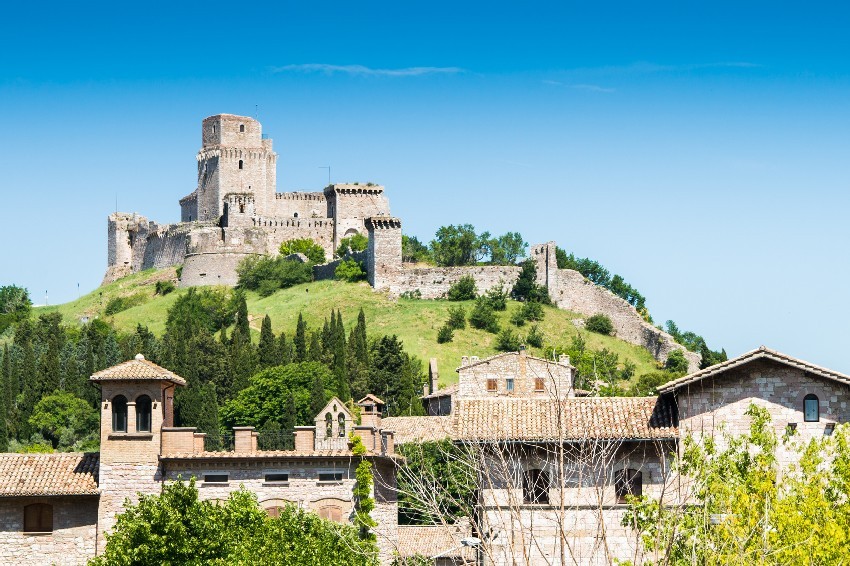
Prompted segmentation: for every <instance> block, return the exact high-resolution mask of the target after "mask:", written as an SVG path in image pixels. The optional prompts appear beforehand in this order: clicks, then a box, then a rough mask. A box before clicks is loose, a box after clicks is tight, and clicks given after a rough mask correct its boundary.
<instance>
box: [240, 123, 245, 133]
mask: <svg viewBox="0 0 850 566" xmlns="http://www.w3.org/2000/svg"><path fill="white" fill-rule="evenodd" d="M244 131H245V124H239V133H243V132H244Z"/></svg>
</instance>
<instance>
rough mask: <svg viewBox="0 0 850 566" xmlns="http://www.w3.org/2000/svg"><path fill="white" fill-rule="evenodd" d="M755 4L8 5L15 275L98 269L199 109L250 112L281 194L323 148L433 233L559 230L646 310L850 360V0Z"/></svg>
mask: <svg viewBox="0 0 850 566" xmlns="http://www.w3.org/2000/svg"><path fill="white" fill-rule="evenodd" d="M744 4H745V5H741V3H740V2H713V3H710V4H709V3H702V4H701V5H697V4H696V3H682V2H655V3H648V4H647V3H643V4H637V3H632V2H629V3H625V2H623V3H606V4H602V3H594V4H591V3H586V2H582V3H575V2H558V3H555V2H552V3H546V2H526V3H522V4H520V3H499V2H487V3H472V2H456V1H455V2H434V1H431V2H369V3H365V4H361V3H352V2H346V3H331V2H315V3H307V2H298V3H293V2H277V3H272V4H267V5H264V4H261V3H252V4H234V3H220V4H219V3H215V2H205V3H203V4H198V3H192V4H190V3H173V2H172V3H157V2H147V3H137V4H135V5H133V6H131V7H125V6H122V5H121V4H120V3H114V2H113V3H109V4H101V5H98V4H96V3H86V4H85V5H82V4H69V3H56V4H53V3H50V2H48V3H39V4H37V5H31V6H26V5H24V3H17V4H16V5H11V6H7V7H5V8H4V21H5V22H4V23H5V25H4V32H3V34H2V35H0V124H2V128H0V191H1V192H2V198H3V208H2V210H3V215H2V221H0V238H2V242H3V247H2V263H0V283H4V284H5V283H16V284H19V285H24V286H26V287H28V288H29V289H30V291H31V293H32V295H33V298H34V299H35V300H36V302H43V300H44V293H45V291H47V292H48V295H49V300H50V302H51V303H55V302H63V301H66V300H69V299H72V298H74V297H75V296H76V294H77V283H79V284H80V288H81V290H82V291H83V292H86V291H90V290H92V289H94V288H95V287H96V286H97V285H98V284H99V281H100V278H101V276H102V274H103V271H104V269H105V264H106V216H107V215H108V214H109V212H111V211H112V210H114V208H115V200H116V198H117V199H118V206H119V208H120V209H121V210H123V211H135V212H139V213H141V214H144V215H146V216H148V217H149V218H151V219H153V220H157V221H160V222H169V221H175V220H177V219H178V217H179V208H178V205H177V200H178V199H179V198H180V197H182V196H184V195H185V194H188V193H189V192H191V191H192V190H193V188H194V185H195V173H196V168H195V160H194V155H195V153H196V152H197V150H198V148H199V145H200V122H201V120H202V119H203V118H204V117H206V116H209V115H212V114H216V113H220V112H228V113H236V114H245V115H255V114H256V115H258V116H259V119H260V121H261V122H262V123H263V125H264V131H265V132H266V133H269V134H270V135H271V136H272V137H273V138H274V140H275V149H276V151H277V152H278V153H279V158H278V189H279V190H281V191H283V190H319V189H320V188H321V187H322V186H323V184H324V183H325V182H326V179H327V172H326V170H323V169H320V167H321V166H326V165H330V166H331V167H332V178H333V180H334V181H360V182H367V181H372V182H376V183H381V184H384V185H385V186H386V187H387V192H388V195H389V197H390V200H391V203H392V209H393V212H394V213H395V214H396V215H398V216H400V217H401V218H402V219H403V222H404V224H403V225H404V230H405V232H407V233H409V234H414V235H417V236H419V237H420V239H430V237H431V236H432V235H433V233H434V231H435V230H436V228H437V227H439V226H440V225H444V224H449V223H461V222H469V223H472V224H474V225H475V226H476V227H478V228H479V229H481V230H485V229H486V230H489V231H490V232H493V233H503V232H505V231H509V230H511V231H513V230H517V231H520V232H521V233H522V234H523V235H524V236H525V238H526V240H527V241H529V243H537V242H541V241H546V240H556V241H557V242H558V244H559V245H561V246H562V247H564V248H566V249H568V250H570V251H573V252H575V253H576V254H579V255H582V256H589V257H592V258H595V259H597V260H598V261H600V262H601V263H603V264H604V265H606V266H607V267H609V268H610V269H611V270H612V271H614V272H616V273H620V274H622V275H623V276H624V277H625V278H626V280H627V281H629V282H630V283H632V284H633V285H634V286H635V287H637V288H638V289H639V290H640V291H641V292H642V293H643V294H644V295H645V296H646V297H647V298H648V305H649V308H650V311H651V312H652V314H653V316H654V317H655V319H656V321H657V322H663V321H664V320H666V319H673V320H675V321H676V322H677V323H678V324H679V326H680V327H681V328H685V329H690V330H694V331H696V332H698V333H700V334H702V335H703V336H705V338H706V339H707V340H708V342H709V344H710V345H711V346H713V347H717V348H719V347H725V348H726V349H727V351H728V352H729V354H730V355H737V354H740V353H742V352H744V351H747V350H749V349H752V348H755V347H757V346H759V345H760V344H765V345H767V346H770V347H773V348H776V349H779V350H782V351H785V352H787V353H789V354H791V355H795V356H799V357H802V358H804V359H808V360H810V361H812V362H815V363H818V364H821V365H825V366H828V367H831V368H834V369H837V370H839V371H843V372H846V373H850V359H848V355H847V353H846V351H847V349H846V344H847V339H848V332H847V330H846V321H848V320H850V306H848V301H847V299H846V296H845V295H846V291H847V289H848V283H847V281H848V280H850V261H848V260H849V259H850V258H848V244H850V237H848V229H847V222H846V215H847V212H848V210H850V196H848V195H850V191H848V188H850V187H848V179H850V159H848V153H850V135H848V132H850V57H848V55H850V34H848V33H847V30H848V29H850V11H848V10H850V9H848V8H847V7H844V6H842V5H841V4H840V3H834V2H829V3H827V2H806V3H799V4H777V3H775V2H772V3H768V2H748V3H744ZM201 6H203V12H201V11H199V10H200V9H201Z"/></svg>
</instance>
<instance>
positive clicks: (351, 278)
mask: <svg viewBox="0 0 850 566" xmlns="http://www.w3.org/2000/svg"><path fill="white" fill-rule="evenodd" d="M334 277H336V278H337V279H339V280H340V281H348V282H349V283H355V282H357V281H362V280H364V279H366V272H365V271H364V270H363V264H362V263H360V262H359V261H354V260H353V259H351V258H348V259H345V260H343V261H341V262H340V263H339V265H337V266H336V269H335V270H334Z"/></svg>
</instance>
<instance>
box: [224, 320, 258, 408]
mask: <svg viewBox="0 0 850 566" xmlns="http://www.w3.org/2000/svg"><path fill="white" fill-rule="evenodd" d="M230 342H231V347H230V364H231V369H232V372H233V388H232V390H231V391H230V394H231V395H234V396H235V395H236V394H237V393H239V392H240V391H242V390H243V389H245V388H246V387H248V385H249V383H250V380H251V376H252V375H254V373H255V372H256V371H257V352H256V350H255V349H254V346H252V345H251V341H250V339H248V338H246V337H245V336H243V334H242V330H241V328H240V327H239V326H236V327H235V328H234V329H233V335H232V336H231V337H230Z"/></svg>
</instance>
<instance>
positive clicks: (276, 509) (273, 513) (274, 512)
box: [266, 505, 283, 519]
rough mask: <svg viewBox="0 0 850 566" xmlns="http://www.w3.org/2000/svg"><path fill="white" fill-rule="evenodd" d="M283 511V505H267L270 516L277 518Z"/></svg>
mask: <svg viewBox="0 0 850 566" xmlns="http://www.w3.org/2000/svg"><path fill="white" fill-rule="evenodd" d="M281 511H283V507H280V506H278V505H276V506H274V507H266V513H267V514H268V516H269V517H274V518H275V519H277V518H278V517H280V512H281Z"/></svg>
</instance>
